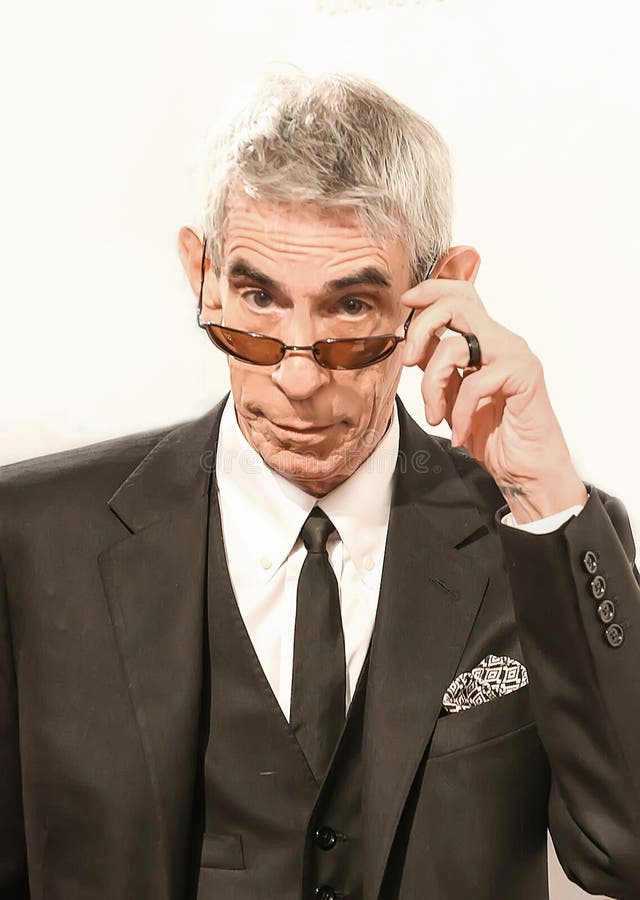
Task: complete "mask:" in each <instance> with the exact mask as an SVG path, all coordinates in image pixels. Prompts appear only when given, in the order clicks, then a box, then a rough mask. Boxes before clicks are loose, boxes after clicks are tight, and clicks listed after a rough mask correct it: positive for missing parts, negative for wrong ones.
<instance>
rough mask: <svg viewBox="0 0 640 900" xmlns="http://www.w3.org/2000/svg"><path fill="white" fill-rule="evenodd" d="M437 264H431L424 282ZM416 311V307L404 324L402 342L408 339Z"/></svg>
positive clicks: (434, 262)
mask: <svg viewBox="0 0 640 900" xmlns="http://www.w3.org/2000/svg"><path fill="white" fill-rule="evenodd" d="M436 262H437V260H436V259H434V261H433V262H432V263H431V265H430V266H429V268H428V269H427V274H426V275H425V276H424V278H423V279H422V280H423V281H426V280H427V278H428V277H429V276H430V275H431V273H432V272H433V267H434V266H435V264H436ZM415 311H416V308H415V306H414V307H413V309H412V310H411V312H410V313H409V315H408V316H407V320H406V322H405V323H404V335H403V337H401V338H400V340H401V341H404V340H406V338H407V331H408V330H409V325H410V324H411V319H412V318H413V314H414V312H415Z"/></svg>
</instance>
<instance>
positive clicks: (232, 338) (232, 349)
mask: <svg viewBox="0 0 640 900" xmlns="http://www.w3.org/2000/svg"><path fill="white" fill-rule="evenodd" d="M206 328H207V333H208V335H209V337H210V338H211V340H212V341H213V343H214V344H215V345H216V346H217V347H219V348H220V349H221V350H224V352H225V353H229V354H230V355H231V356H235V357H236V359H241V360H243V361H244V362H249V363H253V364H254V365H256V366H275V365H276V364H277V363H279V362H280V360H281V359H282V344H281V343H280V341H278V340H276V339H275V338H270V337H262V336H258V335H255V334H248V333H246V332H244V331H237V330H236V329H235V328H225V327H224V325H207V326H206Z"/></svg>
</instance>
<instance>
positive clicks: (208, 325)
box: [197, 238, 435, 371]
mask: <svg viewBox="0 0 640 900" xmlns="http://www.w3.org/2000/svg"><path fill="white" fill-rule="evenodd" d="M206 254H207V239H206V238H205V239H204V240H203V242H202V260H201V263H200V293H199V296H198V312H197V320H198V327H199V328H202V329H203V330H204V331H205V332H206V334H207V336H208V338H209V340H210V341H211V342H212V343H213V344H214V346H216V347H217V348H218V349H219V350H222V351H223V353H227V354H228V355H229V356H232V357H233V358H234V359H239V360H240V361H241V362H246V363H249V364H250V365H253V366H277V365H278V364H279V363H281V362H282V360H283V359H284V357H285V355H286V353H287V351H288V350H310V351H311V352H312V353H313V358H314V359H315V361H316V362H317V363H318V365H319V366H321V367H322V368H323V369H332V370H333V371H350V370H353V369H366V368H367V367H368V366H373V365H375V364H376V363H379V362H382V361H383V360H385V359H387V357H389V356H391V354H392V353H393V351H394V350H395V349H396V347H397V346H398V344H401V343H402V342H403V341H405V340H406V339H407V331H408V329H409V325H410V323H411V319H412V318H413V314H414V312H415V308H414V309H412V310H411V312H410V313H409V315H408V316H407V318H406V320H405V322H404V326H403V329H404V333H403V334H402V336H401V337H398V335H397V334H372V335H368V336H367V337H362V338H323V339H321V340H319V341H314V342H313V344H307V345H300V344H285V342H284V341H281V340H280V338H276V337H272V336H271V335H268V334H261V333H260V332H258V331H244V330H243V329H241V328H231V327H230V326H229V325H219V324H218V323H217V322H207V321H203V320H202V318H201V315H202V295H203V292H204V276H205V261H206ZM434 265H435V262H434V263H432V264H431V266H430V267H429V271H428V272H427V274H426V276H425V280H426V279H427V278H428V277H429V275H430V274H431V272H432V270H433V267H434ZM213 328H220V329H224V330H225V331H230V332H232V333H233V334H242V335H245V336H247V337H255V338H261V339H263V340H268V341H270V342H271V343H275V344H278V345H279V347H280V358H279V359H277V360H276V361H275V362H272V363H271V362H267V363H261V362H255V361H254V360H251V359H247V358H246V357H244V356H240V355H238V354H236V353H234V352H233V351H231V350H230V349H229V348H228V347H225V346H224V345H223V344H222V342H221V341H220V342H219V339H216V335H215V332H214V331H212V329H213ZM382 338H386V339H387V340H392V341H393V343H392V344H391V346H390V347H388V348H387V349H386V350H385V351H384V352H383V353H382V354H380V355H379V356H376V357H375V359H373V360H371V361H369V362H366V363H362V364H361V365H356V366H329V365H326V363H323V362H322V361H321V360H320V359H319V358H318V354H319V353H321V350H320V349H319V348H321V347H322V346H326V345H328V344H331V345H334V344H343V343H349V344H353V343H354V342H360V341H368V340H378V341H379V340H381V339H382Z"/></svg>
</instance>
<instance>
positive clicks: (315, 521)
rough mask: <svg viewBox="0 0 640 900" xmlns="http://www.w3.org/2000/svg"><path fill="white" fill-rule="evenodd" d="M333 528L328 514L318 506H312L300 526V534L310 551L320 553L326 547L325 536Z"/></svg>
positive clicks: (334, 528)
mask: <svg viewBox="0 0 640 900" xmlns="http://www.w3.org/2000/svg"><path fill="white" fill-rule="evenodd" d="M335 530H336V526H335V525H334V524H333V522H332V521H331V519H330V518H329V516H328V515H327V514H326V513H325V512H323V511H322V510H321V509H320V507H319V506H314V508H313V509H312V510H311V512H310V513H309V515H308V517H307V520H306V522H305V523H304V525H303V526H302V530H301V532H300V535H301V537H302V540H303V542H304V545H305V547H306V548H307V550H308V551H309V552H310V553H322V551H323V550H326V549H327V538H328V537H329V535H330V534H331V532H332V531H335Z"/></svg>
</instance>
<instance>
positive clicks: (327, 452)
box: [178, 192, 586, 522]
mask: <svg viewBox="0 0 640 900" xmlns="http://www.w3.org/2000/svg"><path fill="white" fill-rule="evenodd" d="M178 250H179V253H180V258H181V261H182V264H183V267H184V269H185V272H186V273H187V276H188V278H189V281H190V283H191V287H192V289H193V291H194V294H195V296H198V293H199V290H200V260H201V255H202V244H201V241H200V238H199V237H198V235H197V234H196V232H195V231H194V230H193V229H191V228H188V227H184V228H182V229H181V230H180V233H179V237H178ZM222 256H223V258H222V264H221V269H220V273H219V274H216V273H215V272H214V271H212V269H211V267H210V265H209V261H208V260H207V267H206V275H205V289H204V294H203V309H202V313H203V318H204V319H205V320H207V321H215V322H221V321H222V322H224V324H225V325H229V326H232V327H235V328H241V329H244V330H247V331H258V332H261V333H263V334H269V335H272V336H274V337H278V338H280V339H281V340H283V341H284V342H285V343H287V344H295V345H308V344H312V343H313V342H314V341H315V340H319V339H321V338H326V337H363V336H366V335H374V334H387V333H396V334H398V335H401V334H402V333H403V328H402V325H403V323H404V321H405V319H406V317H407V315H408V313H409V311H410V309H411V307H415V308H416V313H415V314H414V319H413V321H412V323H411V326H410V328H409V333H408V337H409V341H408V343H407V344H400V345H399V346H398V348H396V350H395V351H394V353H393V354H392V355H391V356H390V357H388V358H387V359H386V360H383V361H382V362H380V363H376V364H374V365H372V366H369V367H367V368H364V369H357V370H350V371H337V370H329V369H324V368H322V367H321V366H319V365H318V364H317V363H316V361H315V359H314V358H313V356H312V354H311V353H310V352H309V351H288V352H287V354H286V355H285V357H284V359H283V360H282V361H281V362H280V363H279V364H278V365H276V366H254V365H250V364H247V363H244V362H240V361H238V360H235V359H233V358H232V357H228V361H229V373H230V379H231V391H232V394H233V398H234V403H235V408H236V416H237V419H238V424H239V426H240V428H241V430H242V432H243V434H244V436H245V438H246V439H247V441H248V442H249V443H250V444H251V445H252V446H253V447H254V448H255V449H256V451H257V452H258V453H259V454H260V455H261V457H262V458H263V459H264V461H265V463H266V464H267V465H268V466H270V467H271V468H273V469H275V470H277V471H278V472H280V473H281V474H282V475H284V476H285V477H286V478H288V479H289V480H291V481H292V482H294V483H295V484H297V485H298V486H299V487H301V488H302V489H303V490H305V491H306V492H308V493H310V494H313V495H315V496H317V497H322V496H323V495H325V494H326V493H328V492H329V491H331V490H333V489H334V488H335V487H337V486H338V485H339V484H341V483H342V482H343V481H345V480H346V479H347V478H348V477H349V476H350V475H351V474H352V473H353V472H354V471H355V470H356V469H357V468H358V466H360V465H361V464H362V463H363V462H364V460H365V459H366V458H367V457H368V456H369V455H370V454H371V452H372V451H373V450H374V448H375V446H376V445H377V444H378V442H379V441H380V439H381V438H382V436H383V435H384V433H385V431H386V428H387V426H388V424H389V421H390V416H391V412H392V407H393V400H394V396H395V393H396V389H397V385H398V381H399V379H400V374H401V369H402V365H403V364H405V365H419V366H420V367H421V368H422V369H423V370H424V375H423V379H422V394H423V397H424V401H425V413H426V417H427V421H428V422H429V423H430V424H432V425H435V424H438V423H439V422H441V421H442V420H443V418H446V419H447V421H448V422H449V424H450V425H451V426H452V428H453V440H452V443H454V444H456V443H457V444H459V445H464V446H465V447H466V448H467V450H468V451H469V452H470V453H472V455H473V456H475V458H476V459H477V460H478V461H479V462H480V463H481V464H482V465H483V466H485V468H486V469H487V470H488V471H489V472H490V474H492V475H493V477H494V479H495V480H496V482H497V483H498V485H499V486H500V488H501V490H502V492H503V494H504V496H505V498H506V500H507V502H508V504H509V506H510V508H511V510H512V512H513V513H514V516H515V518H516V520H517V521H518V522H526V521H532V520H533V519H536V518H540V517H541V516H546V515H550V514H551V513H552V512H558V511H559V510H561V509H564V508H566V507H567V506H570V505H573V504H574V503H584V502H585V501H586V490H585V487H584V484H583V483H582V481H581V480H580V479H579V477H578V475H577V474H576V472H575V470H574V468H573V465H572V463H571V458H570V455H569V451H568V448H567V446H566V443H565V441H564V437H563V435H562V431H561V429H560V426H559V424H558V422H557V420H556V417H555V415H554V413H553V410H552V408H551V404H550V402H549V398H548V396H547V393H546V388H545V386H544V377H543V374H542V367H541V365H540V362H539V360H538V359H537V358H536V357H535V356H534V355H533V354H532V352H531V350H530V349H529V347H528V345H527V344H526V342H525V341H524V340H523V339H522V338H521V337H519V336H518V335H515V334H513V332H510V331H508V329H506V328H504V327H503V326H501V325H499V323H497V322H495V321H494V320H492V319H491V318H490V317H489V316H488V314H487V312H486V310H485V308H484V306H483V304H482V301H481V300H480V298H479V296H478V294H477V292H476V290H475V288H474V286H473V281H474V279H475V277H476V274H477V271H478V267H479V262H480V260H479V256H478V253H477V251H476V250H474V249H473V248H472V247H452V248H450V250H449V251H448V252H447V253H446V254H445V255H444V256H443V257H442V258H441V259H440V260H439V261H438V263H437V265H436V266H435V267H434V270H433V272H432V274H431V277H430V279H429V280H428V281H426V282H421V283H420V284H419V285H417V286H414V285H412V283H411V280H410V267H409V259H408V257H407V254H406V252H405V250H404V248H403V246H402V244H401V243H400V242H399V241H398V240H390V239H388V240H377V241H376V240H373V239H372V238H370V237H368V236H367V235H366V234H365V233H364V232H363V231H362V229H361V228H360V226H359V224H358V221H357V218H356V215H355V213H354V211H353V210H350V209H342V210H339V211H331V212H330V213H327V212H326V211H322V210H320V209H319V208H317V207H313V206H301V205H299V204H298V205H295V204H283V203H278V202H273V201H268V200H256V199H254V198H250V197H248V196H246V195H244V194H242V193H239V192H238V193H236V194H235V195H233V196H232V197H231V198H230V201H229V206H228V215H227V225H226V233H225V238H224V246H223V254H222ZM240 260H242V263H243V267H244V270H245V271H244V273H243V274H241V275H239V274H237V273H235V274H234V269H237V268H238V263H239V261H240ZM365 269H367V270H369V273H368V276H367V278H366V279H364V283H359V284H356V285H350V286H342V287H337V286H335V285H334V286H333V287H329V282H334V281H336V280H338V279H344V278H346V277H353V276H356V275H362V272H363V270H365ZM372 269H375V270H376V271H377V273H378V276H379V277H380V278H382V279H384V280H386V281H387V284H386V285H380V284H375V283H372V278H371V270H372ZM247 270H250V272H248V271H247ZM260 276H264V277H265V278H267V279H269V280H270V281H269V283H267V282H265V281H264V279H263V278H262V277H260ZM446 328H449V329H450V330H451V331H453V332H456V331H457V332H463V331H473V332H474V333H475V334H476V335H477V336H478V339H479V341H480V346H481V349H482V366H481V368H480V369H479V370H478V371H476V370H470V369H465V367H466V366H467V364H468V361H469V351H468V346H467V343H466V340H465V339H464V338H463V337H462V335H461V334H456V335H454V336H453V337H442V335H443V332H444V331H445V329H446ZM459 370H462V374H461V373H460V371H459Z"/></svg>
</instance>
